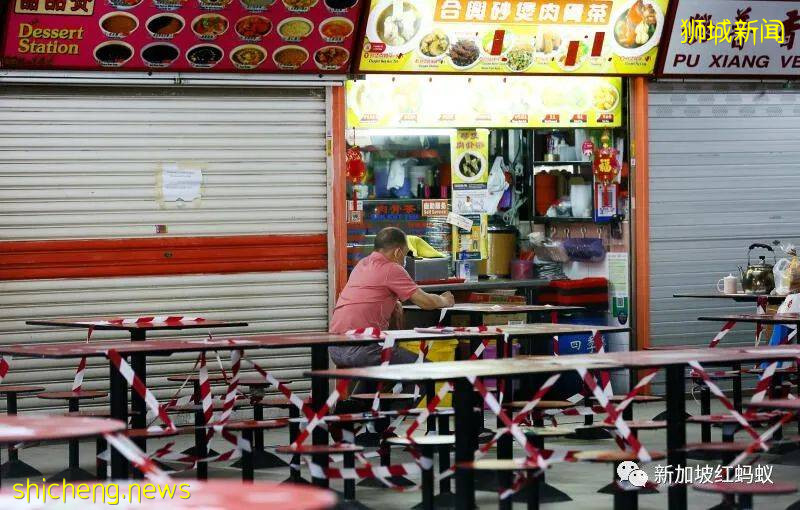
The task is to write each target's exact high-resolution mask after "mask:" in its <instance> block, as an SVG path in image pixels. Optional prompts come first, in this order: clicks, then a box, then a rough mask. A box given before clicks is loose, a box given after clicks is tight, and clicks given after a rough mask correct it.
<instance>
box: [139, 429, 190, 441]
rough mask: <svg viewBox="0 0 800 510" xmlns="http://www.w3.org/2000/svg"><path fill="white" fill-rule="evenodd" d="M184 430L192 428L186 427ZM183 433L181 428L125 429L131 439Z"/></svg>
mask: <svg viewBox="0 0 800 510" xmlns="http://www.w3.org/2000/svg"><path fill="white" fill-rule="evenodd" d="M186 430H194V429H189V428H187V429H186ZM181 433H183V431H182V430H181V429H173V430H169V429H162V430H148V429H129V430H126V431H125V435H126V436H128V437H129V438H131V439H158V438H160V437H172V436H177V435H178V434H181Z"/></svg>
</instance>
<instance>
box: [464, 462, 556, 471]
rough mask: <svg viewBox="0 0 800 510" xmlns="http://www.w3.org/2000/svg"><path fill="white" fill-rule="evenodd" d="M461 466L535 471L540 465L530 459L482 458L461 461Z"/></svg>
mask: <svg viewBox="0 0 800 510" xmlns="http://www.w3.org/2000/svg"><path fill="white" fill-rule="evenodd" d="M456 465H457V466H458V467H460V468H464V469H474V470H476V471H533V470H537V469H540V468H539V466H538V465H537V464H536V463H535V462H533V461H530V460H528V459H480V460H476V461H474V462H459V463H458V464H456Z"/></svg>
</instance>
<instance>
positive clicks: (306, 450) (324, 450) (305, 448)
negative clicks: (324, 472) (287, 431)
mask: <svg viewBox="0 0 800 510" xmlns="http://www.w3.org/2000/svg"><path fill="white" fill-rule="evenodd" d="M275 451H276V452H278V453H287V454H295V453H299V454H301V455H316V454H329V455H335V454H337V453H359V452H363V451H364V447H363V446H358V445H354V444H348V443H340V444H330V445H328V444H308V445H300V446H297V447H295V446H293V445H286V446H279V447H277V448H276V449H275Z"/></svg>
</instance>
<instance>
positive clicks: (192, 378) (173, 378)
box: [167, 374, 227, 383]
mask: <svg viewBox="0 0 800 510" xmlns="http://www.w3.org/2000/svg"><path fill="white" fill-rule="evenodd" d="M167 381H170V382H180V383H182V382H183V381H189V382H200V374H189V375H170V376H168V377H167ZM220 381H227V379H226V378H225V376H224V375H222V374H208V382H220Z"/></svg>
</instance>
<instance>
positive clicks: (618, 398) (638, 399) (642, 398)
mask: <svg viewBox="0 0 800 510" xmlns="http://www.w3.org/2000/svg"><path fill="white" fill-rule="evenodd" d="M608 400H609V401H611V402H614V403H620V402H623V401H625V395H614V396H613V397H611V398H609V399H608ZM662 400H664V397H659V396H657V395H636V396H634V397H633V401H632V402H631V403H632V404H648V403H650V402H661V401H662Z"/></svg>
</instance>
